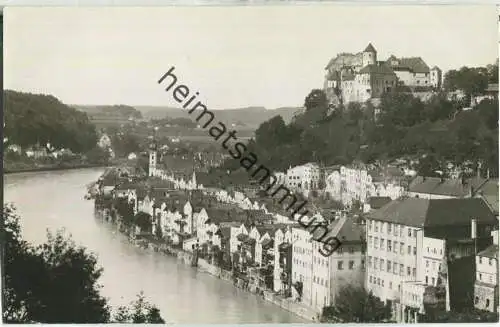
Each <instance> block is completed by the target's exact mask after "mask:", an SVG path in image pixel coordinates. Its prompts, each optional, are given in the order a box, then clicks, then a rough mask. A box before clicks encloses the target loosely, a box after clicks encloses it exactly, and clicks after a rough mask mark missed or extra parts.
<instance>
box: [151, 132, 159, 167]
mask: <svg viewBox="0 0 500 327" xmlns="http://www.w3.org/2000/svg"><path fill="white" fill-rule="evenodd" d="M157 130H158V127H155V129H154V134H153V138H152V140H151V143H150V144H149V176H150V177H151V176H155V174H156V164H157V163H158V143H157V142H156V131H157Z"/></svg>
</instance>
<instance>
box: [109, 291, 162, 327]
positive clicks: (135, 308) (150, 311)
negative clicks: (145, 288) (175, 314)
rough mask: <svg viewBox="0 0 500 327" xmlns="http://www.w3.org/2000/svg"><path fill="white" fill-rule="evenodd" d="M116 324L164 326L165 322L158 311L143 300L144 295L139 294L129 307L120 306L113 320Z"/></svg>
mask: <svg viewBox="0 0 500 327" xmlns="http://www.w3.org/2000/svg"><path fill="white" fill-rule="evenodd" d="M113 320H114V321H115V322H118V323H134V324H145V323H148V324H164V323H165V320H163V318H162V317H161V315H160V310H158V308H156V307H155V306H152V305H151V304H149V303H148V302H147V301H146V300H145V299H144V294H143V293H142V292H141V293H140V294H139V295H137V299H136V300H135V301H134V302H131V303H130V306H129V307H126V306H121V307H119V308H118V310H117V313H116V314H115V316H114V319H113Z"/></svg>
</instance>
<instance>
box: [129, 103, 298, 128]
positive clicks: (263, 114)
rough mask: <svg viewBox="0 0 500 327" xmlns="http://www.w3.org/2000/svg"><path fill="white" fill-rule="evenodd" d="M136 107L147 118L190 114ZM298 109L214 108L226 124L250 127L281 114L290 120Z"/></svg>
mask: <svg viewBox="0 0 500 327" xmlns="http://www.w3.org/2000/svg"><path fill="white" fill-rule="evenodd" d="M136 109H138V110H139V111H141V112H142V115H143V117H144V118H145V119H160V118H188V117H189V114H188V113H187V112H186V111H183V110H181V109H178V108H172V107H156V106H137V107H136ZM297 111H302V109H301V108H278V109H266V108H263V107H247V108H239V109H225V110H214V113H216V115H217V119H218V120H220V121H222V122H224V123H226V124H229V125H231V124H236V125H246V126H247V127H250V128H257V127H258V126H259V125H260V124H262V123H263V122H265V121H266V120H269V119H270V118H272V117H274V116H277V115H280V116H281V117H283V120H284V121H285V122H287V123H288V122H290V121H291V120H292V118H293V116H294V114H295V113H296V112H297Z"/></svg>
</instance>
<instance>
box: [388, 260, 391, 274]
mask: <svg viewBox="0 0 500 327" xmlns="http://www.w3.org/2000/svg"><path fill="white" fill-rule="evenodd" d="M391 271H392V267H391V261H390V260H387V272H391Z"/></svg>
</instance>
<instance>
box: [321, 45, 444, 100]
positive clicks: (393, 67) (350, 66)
mask: <svg viewBox="0 0 500 327" xmlns="http://www.w3.org/2000/svg"><path fill="white" fill-rule="evenodd" d="M325 70H326V76H325V83H324V89H325V92H326V94H327V97H328V99H329V100H330V103H332V104H336V103H344V104H347V103H349V102H365V101H367V100H369V99H372V98H380V96H381V95H382V94H383V93H384V92H389V91H390V90H392V89H393V88H394V87H396V86H397V85H406V86H410V87H427V88H439V87H441V70H440V69H439V68H438V67H433V68H432V69H429V66H427V64H426V63H425V62H424V60H423V59H422V58H420V57H411V58H397V57H395V56H394V55H392V56H390V57H389V58H388V59H387V60H385V61H378V60H377V51H376V50H375V48H374V47H373V45H372V44H371V43H370V44H368V46H367V47H366V49H365V50H364V51H363V52H359V53H356V54H352V53H340V54H338V55H337V56H336V57H335V58H333V59H331V60H330V62H329V63H328V65H327V66H326V68H325Z"/></svg>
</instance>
